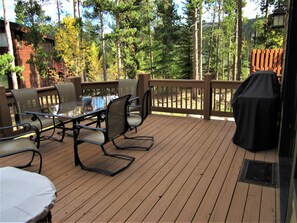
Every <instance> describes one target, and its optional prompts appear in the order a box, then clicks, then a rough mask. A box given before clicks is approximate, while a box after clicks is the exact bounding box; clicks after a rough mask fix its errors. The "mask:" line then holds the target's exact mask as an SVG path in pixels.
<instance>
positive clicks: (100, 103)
mask: <svg viewBox="0 0 297 223" xmlns="http://www.w3.org/2000/svg"><path fill="white" fill-rule="evenodd" d="M115 98H117V96H115V95H110V96H95V97H92V98H91V99H92V100H91V102H89V103H85V102H83V100H79V101H72V102H67V103H61V104H57V105H53V106H49V107H43V108H40V109H34V110H30V111H25V113H26V114H29V115H32V118H34V117H35V118H36V117H37V116H45V117H49V118H50V117H52V118H57V119H59V120H62V121H63V120H64V123H69V122H72V128H71V129H72V130H73V136H74V135H75V131H76V128H75V126H76V124H77V123H79V122H80V121H82V120H85V119H86V118H88V119H89V118H92V117H96V121H94V123H96V122H97V123H98V122H99V120H100V118H101V115H102V113H104V112H105V110H106V108H107V105H108V103H109V102H110V101H111V100H113V99H115ZM76 157H77V156H76V154H74V161H75V164H76V163H77V158H76Z"/></svg>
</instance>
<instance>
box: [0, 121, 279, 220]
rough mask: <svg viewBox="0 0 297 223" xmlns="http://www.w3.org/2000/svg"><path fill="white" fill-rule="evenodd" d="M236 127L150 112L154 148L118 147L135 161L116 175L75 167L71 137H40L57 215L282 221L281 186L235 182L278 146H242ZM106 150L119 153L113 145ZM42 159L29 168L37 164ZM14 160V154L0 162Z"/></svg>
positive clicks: (143, 131)
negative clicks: (235, 139) (245, 166)
mask: <svg viewBox="0 0 297 223" xmlns="http://www.w3.org/2000/svg"><path fill="white" fill-rule="evenodd" d="M235 128H236V126H235V123H234V122H231V121H217V120H210V121H206V120H203V119H197V118H184V117H173V116H162V115H151V116H149V117H148V119H146V121H145V123H144V125H143V126H141V127H140V128H139V130H138V133H137V134H139V135H153V136H154V137H155V144H154V146H153V148H152V149H151V150H150V151H116V152H117V153H124V154H129V155H132V156H135V157H136V160H135V161H134V163H132V165H131V166H130V167H128V169H126V170H124V171H123V172H121V173H119V174H118V175H116V176H114V177H109V176H105V175H102V174H98V173H93V172H88V171H84V170H81V169H80V167H76V166H74V162H73V144H72V138H69V137H67V138H66V139H65V141H64V142H63V143H60V142H54V141H45V142H42V143H41V149H40V150H41V153H42V155H43V160H44V161H43V170H42V174H43V175H45V176H47V177H48V178H49V179H51V180H52V181H53V183H54V184H55V186H56V189H57V202H56V205H55V207H54V208H53V209H52V215H53V222H77V221H78V222H92V221H94V222H106V221H111V222H123V221H128V222H157V221H160V222H174V221H177V222H191V221H192V222H206V221H210V222H223V221H227V222H279V189H278V188H272V187H265V186H258V185H254V184H247V183H242V182H238V176H239V173H240V168H241V165H242V163H243V160H244V159H255V160H265V161H270V162H277V152H276V150H269V151H263V152H257V153H252V152H249V151H247V150H244V149H242V148H240V147H237V146H236V145H234V144H233V143H232V140H231V139H232V136H233V134H234V131H235ZM133 134H135V133H133ZM80 148H81V150H80V152H81V153H80V154H81V156H82V157H83V159H85V160H88V161H90V162H94V161H95V160H97V161H96V163H101V164H102V163H104V164H105V166H106V167H107V168H108V167H111V166H112V165H114V162H113V161H112V160H110V159H109V160H108V159H106V158H105V159H104V160H103V158H102V157H101V155H102V152H101V150H100V148H98V147H96V146H94V145H90V144H82V145H81V146H80ZM108 150H109V151H111V152H115V151H114V149H113V148H112V145H111V144H110V145H108ZM17 159H21V158H20V157H18V158H17ZM22 159H23V157H22ZM36 159H37V160H38V158H36ZM37 160H36V162H34V164H35V165H34V166H32V167H30V169H32V170H37V169H38V168H37V163H38V162H37ZM9 162H15V160H14V161H12V160H11V159H9V160H6V161H2V160H1V166H3V165H7V164H8V163H9ZM108 165H110V166H108Z"/></svg>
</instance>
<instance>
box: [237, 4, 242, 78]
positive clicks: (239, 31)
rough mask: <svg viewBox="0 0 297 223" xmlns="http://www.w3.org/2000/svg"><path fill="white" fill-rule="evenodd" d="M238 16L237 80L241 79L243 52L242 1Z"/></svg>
mask: <svg viewBox="0 0 297 223" xmlns="http://www.w3.org/2000/svg"><path fill="white" fill-rule="evenodd" d="M237 16H238V22H237V23H238V29H237V32H238V34H237V36H238V43H237V76H236V80H238V81H239V80H240V78H241V50H242V0H238V1H237Z"/></svg>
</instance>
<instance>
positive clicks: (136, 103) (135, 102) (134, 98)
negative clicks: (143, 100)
mask: <svg viewBox="0 0 297 223" xmlns="http://www.w3.org/2000/svg"><path fill="white" fill-rule="evenodd" d="M128 104H129V105H132V104H135V105H138V104H139V97H137V96H135V97H131V98H130V99H129V103H128Z"/></svg>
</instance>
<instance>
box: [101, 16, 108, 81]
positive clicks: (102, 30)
mask: <svg viewBox="0 0 297 223" xmlns="http://www.w3.org/2000/svg"><path fill="white" fill-rule="evenodd" d="M103 22H104V19H103V12H102V11H100V26H101V38H102V40H101V43H102V57H103V60H102V65H103V79H104V81H107V74H106V73H107V72H106V51H105V39H104V38H105V36H104V35H105V34H104V23H103Z"/></svg>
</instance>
